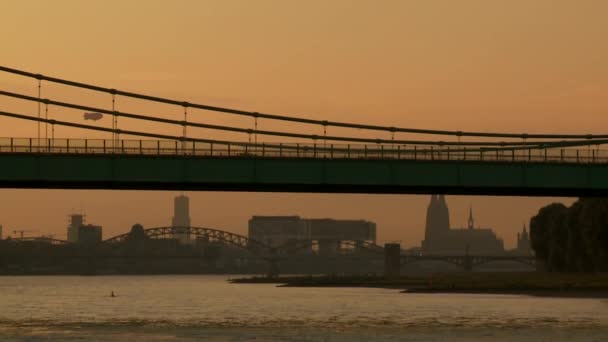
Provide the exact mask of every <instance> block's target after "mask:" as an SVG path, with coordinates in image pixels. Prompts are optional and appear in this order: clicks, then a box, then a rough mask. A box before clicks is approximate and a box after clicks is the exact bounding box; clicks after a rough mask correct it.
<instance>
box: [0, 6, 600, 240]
mask: <svg viewBox="0 0 608 342" xmlns="http://www.w3.org/2000/svg"><path fill="white" fill-rule="evenodd" d="M606 13H608V2H606V1H602V0H596V1H592V0H581V1H556V0H547V1H543V0H535V1H523V0H522V1H519V0H515V1H487V0H478V1H466V0H461V1H448V0H446V1H438V0H428V1H405V0H404V1H388V0H387V1H382V2H377V1H339V0H332V1H279V0H277V1H245V0H243V1H226V0H222V1H195V0H192V1H185V0H183V1H152V0H148V1H137V0H133V1H124V0H121V1H118V0H105V1H79V0H72V1H66V0H54V1H43V0H41V1H27V0H24V1H3V2H2V3H1V4H0V32H2V35H0V47H1V48H0V49H1V50H0V56H1V58H0V61H1V64H2V65H5V66H9V67H14V68H22V69H26V70H31V71H33V72H39V73H43V74H47V75H51V76H58V77H63V78H68V79H75V80H79V81H83V82H90V83H95V84H99V85H102V86H108V87H115V88H120V89H124V90H132V91H139V92H143V93H149V94H154V95H158V96H165V97H172V98H176V99H183V100H187V101H191V102H205V103H210V104H215V105H219V106H226V107H237V108H244V109H249V110H255V111H260V112H270V113H278V114H289V115H299V116H305V117H310V118H315V119H322V120H323V119H328V120H342V121H355V122H365V123H370V124H379V125H387V126H405V127H418V128H438V129H452V130H484V131H485V130H487V131H514V132H528V133H529V132H564V133H565V132H568V133H570V132H572V133H575V132H580V133H606V131H605V130H604V127H607V126H608V125H607V124H608V116H606V115H605V114H606V112H607V111H608V96H606V95H605V94H606V93H607V90H608V44H606V37H607V36H608V21H607V20H606ZM34 86H35V83H34V82H33V81H32V80H23V79H19V78H16V77H13V76H8V75H5V74H0V87H1V88H2V89H6V90H9V91H18V92H24V93H28V94H34V91H35V87H34ZM43 94H44V95H43V96H45V97H50V98H57V99H65V100H78V101H82V102H86V103H88V104H91V105H97V106H103V107H108V106H109V101H108V99H107V98H103V97H95V96H90V95H88V94H80V93H75V92H73V91H69V90H67V89H64V88H62V87H52V86H51V87H46V85H45V87H43ZM121 101H122V100H121V99H119V102H118V105H119V107H118V109H119V110H127V109H128V110H132V111H140V112H150V113H154V114H158V115H161V116H166V117H171V116H173V117H175V116H177V117H179V118H181V116H180V115H179V113H180V112H181V109H180V108H177V109H176V108H170V107H154V106H149V105H145V104H141V103H137V102H127V101H122V102H121ZM0 109H7V110H9V109H10V110H15V111H19V112H24V113H28V114H35V106H34V105H32V104H27V103H21V102H18V101H12V100H8V99H5V98H0ZM51 111H52V116H53V117H54V118H61V119H68V118H71V119H72V120H81V119H80V117H74V116H70V115H72V114H73V113H69V112H67V111H61V112H59V111H58V110H57V109H51ZM192 117H197V120H198V121H201V122H213V123H223V124H236V125H241V126H244V127H248V126H247V125H250V124H251V122H250V121H248V120H242V119H237V118H232V117H226V116H222V115H216V114H211V113H205V112H199V113H193V114H192ZM99 124H101V125H105V126H109V125H110V122H109V119H107V118H106V119H104V120H101V121H100V122H99ZM136 127H144V128H146V129H150V130H158V131H160V132H165V133H170V134H179V132H180V128H160V127H148V126H141V125H140V126H135V123H133V122H128V121H124V122H121V128H123V129H128V128H136ZM261 128H263V129H283V130H290V129H291V128H292V126H289V125H284V124H271V123H269V122H261ZM311 130H312V131H314V130H318V131H319V133H320V132H321V130H320V128H315V127H313V128H311ZM330 133H331V132H330ZM35 134H36V129H35V126H34V125H33V124H22V123H19V122H18V121H14V120H8V119H3V118H0V136H28V137H29V136H35ZM191 134H192V135H193V136H201V137H202V136H209V135H210V134H215V135H214V137H221V136H220V135H218V134H217V133H212V132H208V131H202V130H201V131H196V130H193V131H192V132H191ZM366 134H368V135H370V136H376V135H377V134H376V133H366ZM56 136H57V137H68V136H69V137H80V136H83V134H82V133H79V132H76V131H71V130H68V129H64V128H58V129H57V133H56ZM90 136H95V137H106V138H108V137H107V136H103V135H101V136H100V135H99V134H92V135H90ZM401 137H402V138H408V137H409V138H413V136H406V135H403V136H401ZM231 138H233V137H231ZM234 138H235V139H246V137H243V136H236V137H234ZM385 138H387V137H385ZM1 192H2V198H3V199H2V206H1V207H0V223H2V224H4V226H5V231H6V230H8V229H10V230H12V229H14V227H18V228H21V227H24V228H30V227H39V229H40V230H41V231H43V232H45V233H47V232H53V233H56V234H62V233H63V234H64V231H65V224H66V215H67V214H68V213H69V212H70V211H71V210H72V209H78V208H80V207H81V206H82V207H83V208H85V209H86V212H87V214H88V215H89V221H90V222H93V223H99V224H102V225H104V226H105V227H106V231H105V233H104V235H106V236H110V235H113V234H115V233H119V232H122V231H125V230H126V229H128V227H130V225H131V224H132V223H134V222H141V223H143V224H144V225H148V226H152V225H164V224H168V223H169V222H170V216H171V208H170V206H171V203H172V200H171V198H172V196H174V195H175V194H174V193H169V192H146V193H141V192H107V191H31V190H28V191H25V190H1ZM189 195H190V196H191V197H192V202H191V203H192V206H193V208H192V210H193V211H194V212H193V214H192V216H193V221H194V223H195V224H197V225H203V226H211V227H216V228H226V229H228V230H232V231H236V232H244V231H245V230H246V220H247V218H248V217H249V216H250V215H252V214H300V215H302V216H315V217H329V216H334V217H338V218H364V219H369V220H374V221H376V222H378V227H379V237H380V239H382V240H401V241H402V242H403V243H404V244H405V245H407V246H411V245H414V244H418V243H419V240H420V239H421V237H422V233H423V231H422V227H423V225H424V209H425V208H426V204H427V202H428V197H427V196H405V195H400V196H377V195H374V196H369V195H305V194H298V195H296V194H237V193H203V192H200V193H190V194H189ZM552 200H554V199H547V198H507V197H503V198H495V197H449V198H448V201H449V204H450V207H451V209H452V210H451V214H452V221H453V222H454V223H455V224H456V225H464V223H465V219H466V212H467V208H468V206H469V205H470V204H471V203H472V204H473V206H474V209H475V212H476V216H477V221H478V222H479V223H480V224H481V225H483V226H492V227H495V229H496V231H497V232H498V234H499V235H501V236H503V237H504V238H505V241H506V243H507V244H508V245H512V244H513V239H514V236H515V230H516V229H519V228H520V227H521V225H522V222H523V221H526V220H527V219H529V217H530V215H532V214H533V213H534V212H535V211H536V210H538V208H539V207H540V206H542V205H544V204H546V203H549V202H550V201H552ZM32 211H35V212H37V213H38V214H37V215H32V214H30V213H31V212H32Z"/></svg>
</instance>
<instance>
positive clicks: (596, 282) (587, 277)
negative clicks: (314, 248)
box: [229, 272, 608, 298]
mask: <svg viewBox="0 0 608 342" xmlns="http://www.w3.org/2000/svg"><path fill="white" fill-rule="evenodd" d="M229 281H230V282H231V283H233V284H276V285H277V287H367V288H384V289H393V290H400V292H402V293H421V294H422V293H424V294H432V293H436V294H449V293H458V294H505V295H528V296H537V297H563V298H566V297H568V298H608V275H607V274H570V273H569V274H563V273H536V272H528V273H453V274H439V275H433V276H404V277H398V278H384V277H379V276H293V277H277V278H264V277H251V278H237V279H230V280H229Z"/></svg>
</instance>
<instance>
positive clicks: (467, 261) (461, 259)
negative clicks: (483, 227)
mask: <svg viewBox="0 0 608 342" xmlns="http://www.w3.org/2000/svg"><path fill="white" fill-rule="evenodd" d="M421 261H442V262H447V263H450V264H453V265H456V266H459V267H462V268H463V269H464V270H465V271H472V270H473V268H474V267H476V266H480V265H483V264H487V263H491V262H496V261H514V262H518V263H521V264H524V265H528V266H531V267H534V266H536V257H533V256H515V255H513V256H511V255H402V256H401V264H402V265H406V264H411V263H414V262H421Z"/></svg>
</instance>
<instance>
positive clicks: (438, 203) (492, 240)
mask: <svg viewBox="0 0 608 342" xmlns="http://www.w3.org/2000/svg"><path fill="white" fill-rule="evenodd" d="M422 253H423V254H425V255H464V254H467V253H468V254H469V255H502V254H504V253H505V249H504V245H503V241H502V239H499V238H498V237H497V236H496V234H495V233H494V232H493V231H492V229H490V228H476V227H475V221H474V219H473V209H472V208H470V209H469V219H468V222H467V227H466V228H457V229H451V228H450V211H449V209H448V205H447V203H446V201H445V196H444V195H432V196H431V202H430V203H429V206H428V208H427V211H426V227H425V232H424V240H423V241H422Z"/></svg>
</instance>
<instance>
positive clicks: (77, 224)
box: [68, 214, 102, 245]
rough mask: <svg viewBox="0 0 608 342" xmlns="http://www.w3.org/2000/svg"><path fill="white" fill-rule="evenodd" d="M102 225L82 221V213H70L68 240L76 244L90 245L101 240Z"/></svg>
mask: <svg viewBox="0 0 608 342" xmlns="http://www.w3.org/2000/svg"><path fill="white" fill-rule="evenodd" d="M101 236H102V227H101V226H95V225H92V224H85V223H84V215H82V214H72V215H70V223H69V225H68V241H69V242H72V243H77V244H85V245H92V244H96V243H99V242H101Z"/></svg>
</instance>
